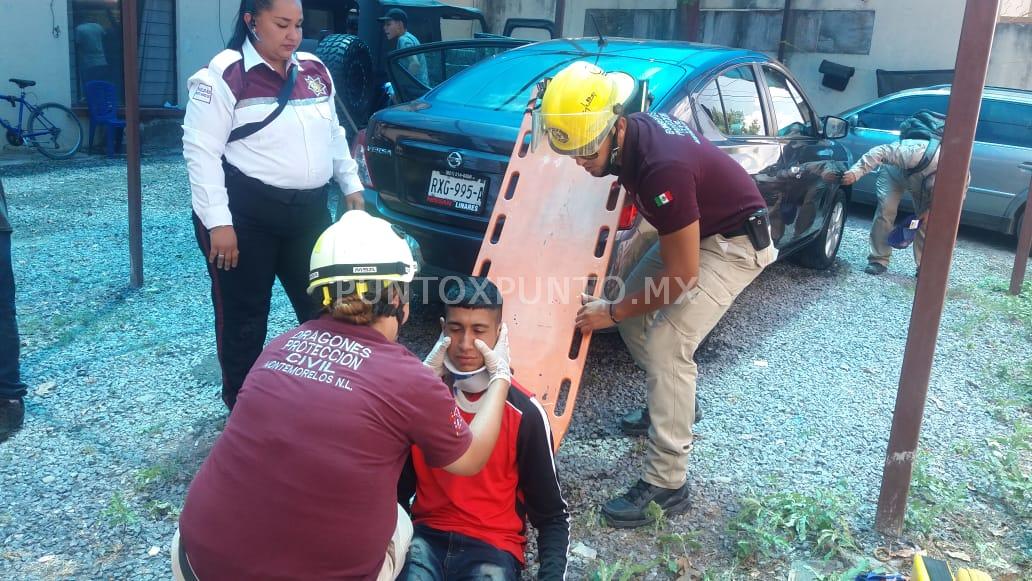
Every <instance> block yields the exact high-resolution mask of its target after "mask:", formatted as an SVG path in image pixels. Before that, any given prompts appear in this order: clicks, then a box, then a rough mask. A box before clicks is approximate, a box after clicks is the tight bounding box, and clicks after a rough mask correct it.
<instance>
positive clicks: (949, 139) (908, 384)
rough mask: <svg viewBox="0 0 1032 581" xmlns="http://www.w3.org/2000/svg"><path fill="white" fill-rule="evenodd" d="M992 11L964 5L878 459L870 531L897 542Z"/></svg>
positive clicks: (979, 1) (990, 4)
mask: <svg viewBox="0 0 1032 581" xmlns="http://www.w3.org/2000/svg"><path fill="white" fill-rule="evenodd" d="M998 7H999V0H968V1H967V6H966V8H965V9H964V24H963V27H962V28H961V31H960V44H959V46H958V48H957V62H956V67H955V68H954V70H956V71H957V73H956V77H955V78H954V80H953V90H952V91H951V94H950V105H949V109H948V111H947V121H946V131H945V135H943V142H942V149H941V153H940V157H939V173H938V174H937V175H936V179H935V188H934V190H933V193H932V200H933V202H932V210H931V215H930V216H929V223H928V236H927V240H926V243H925V252H924V256H923V257H922V259H921V278H920V279H919V282H918V284H917V296H916V297H915V298H914V307H913V311H912V312H911V315H910V330H909V332H908V334H907V347H906V352H905V353H904V355H903V369H902V371H901V373H900V378H899V390H898V392H897V393H896V409H895V411H894V413H893V415H892V432H891V434H890V435H889V445H888V450H887V451H886V454H885V468H884V472H883V474H882V485H881V495H880V496H879V497H878V513H877V518H876V521H875V527H876V528H877V529H878V530H879V531H881V532H882V533H885V534H889V535H895V536H898V535H899V534H900V533H901V532H902V531H903V517H904V515H905V513H906V507H907V494H908V493H909V491H910V476H911V472H912V470H913V467H914V457H915V455H916V453H917V444H918V436H919V434H920V431H921V418H922V416H923V414H924V406H925V400H926V398H927V395H928V380H929V377H930V376H931V368H932V358H933V356H934V354H935V341H936V339H937V337H938V334H939V323H940V319H941V317H942V308H943V303H944V301H945V300H946V282H947V277H948V275H949V270H950V262H951V260H952V258H953V247H954V245H955V244H956V242H957V227H958V226H959V224H960V210H961V206H962V205H963V202H964V189H965V185H966V183H967V172H968V165H969V164H970V162H971V147H972V144H973V143H974V139H975V125H976V123H977V121H978V110H979V108H980V107H981V104H982V88H983V87H984V86H985V75H986V70H987V68H988V66H989V48H990V47H991V46H992V42H993V34H994V32H995V29H996V14H997V9H998Z"/></svg>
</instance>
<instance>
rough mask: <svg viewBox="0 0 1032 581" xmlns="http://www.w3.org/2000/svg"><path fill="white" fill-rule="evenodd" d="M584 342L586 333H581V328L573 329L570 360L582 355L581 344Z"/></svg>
mask: <svg viewBox="0 0 1032 581" xmlns="http://www.w3.org/2000/svg"><path fill="white" fill-rule="evenodd" d="M583 343H584V335H582V334H581V332H580V329H574V330H573V341H570V353H569V356H570V361H576V360H577V357H579V356H580V348H581V344H583Z"/></svg>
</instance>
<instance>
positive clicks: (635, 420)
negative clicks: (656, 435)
mask: <svg viewBox="0 0 1032 581" xmlns="http://www.w3.org/2000/svg"><path fill="white" fill-rule="evenodd" d="M701 419H702V408H701V407H699V398H695V423H699V420H701ZM651 423H652V419H651V418H650V417H649V408H639V409H636V410H631V411H629V412H627V415H625V416H624V417H622V418H620V431H622V432H623V433H625V434H627V435H628V436H647V435H648V434H649V424H651Z"/></svg>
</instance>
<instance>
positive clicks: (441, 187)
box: [426, 170, 487, 214]
mask: <svg viewBox="0 0 1032 581" xmlns="http://www.w3.org/2000/svg"><path fill="white" fill-rule="evenodd" d="M486 191H487V178H481V177H477V176H475V175H473V174H468V173H463V172H457V171H436V170H434V171H433V172H431V173H430V185H429V187H428V188H427V191H426V201H427V202H429V203H431V204H434V205H436V206H442V207H446V208H451V209H453V210H459V211H461V212H468V213H470V214H479V213H480V212H481V210H482V209H483V206H484V192H486Z"/></svg>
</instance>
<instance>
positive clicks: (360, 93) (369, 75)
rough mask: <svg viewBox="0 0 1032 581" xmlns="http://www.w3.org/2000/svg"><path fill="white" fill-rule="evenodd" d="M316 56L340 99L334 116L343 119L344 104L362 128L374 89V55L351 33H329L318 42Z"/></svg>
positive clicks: (367, 115)
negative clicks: (328, 73)
mask: <svg viewBox="0 0 1032 581" xmlns="http://www.w3.org/2000/svg"><path fill="white" fill-rule="evenodd" d="M315 55H316V56H318V57H319V59H320V60H322V62H323V64H325V65H326V68H327V69H328V70H329V71H330V76H332V77H333V86H334V88H335V90H336V91H337V96H338V97H339V98H340V102H338V103H337V104H336V105H337V116H338V117H340V118H342V119H343V116H344V113H343V112H342V111H341V110H340V105H341V103H343V105H344V106H345V107H347V109H348V114H350V115H351V118H352V119H353V120H354V121H355V123H356V124H357V125H358V126H359V128H362V127H365V126H366V123H368V121H369V115H370V110H369V109H370V107H369V101H370V99H371V96H372V89H373V87H372V83H373V53H372V51H370V50H369V46H368V45H366V43H364V42H362V39H360V38H358V37H357V36H354V35H351V34H330V35H328V36H327V37H326V38H324V39H322V40H321V41H319V46H318V48H316V50H315Z"/></svg>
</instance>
